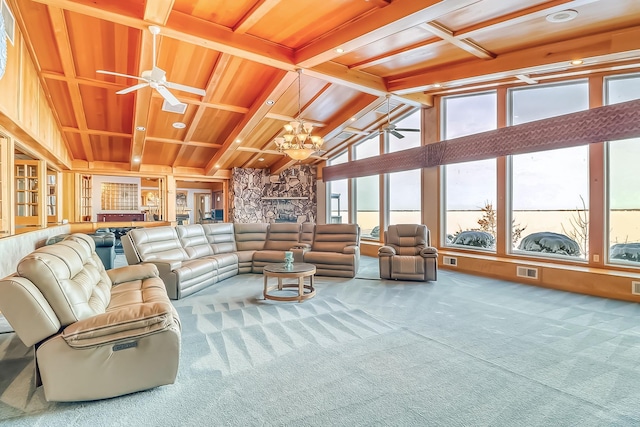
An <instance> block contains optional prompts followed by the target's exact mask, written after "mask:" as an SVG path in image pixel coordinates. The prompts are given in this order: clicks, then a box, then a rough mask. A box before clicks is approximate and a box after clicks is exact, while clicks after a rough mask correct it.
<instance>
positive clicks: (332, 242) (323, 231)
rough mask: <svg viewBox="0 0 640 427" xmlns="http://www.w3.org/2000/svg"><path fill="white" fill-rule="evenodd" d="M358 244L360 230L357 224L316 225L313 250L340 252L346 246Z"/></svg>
mask: <svg viewBox="0 0 640 427" xmlns="http://www.w3.org/2000/svg"><path fill="white" fill-rule="evenodd" d="M359 245H360V232H359V227H358V225H357V224H318V225H316V232H315V236H314V240H313V245H312V250H313V251H319V252H340V253H342V252H343V250H344V248H345V247H346V246H359ZM305 259H306V258H305Z"/></svg>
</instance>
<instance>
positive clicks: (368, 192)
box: [355, 138, 380, 240]
mask: <svg viewBox="0 0 640 427" xmlns="http://www.w3.org/2000/svg"><path fill="white" fill-rule="evenodd" d="M378 155H380V141H379V139H378V138H373V139H369V140H367V141H364V142H362V143H360V144H358V145H356V147H355V158H356V160H361V159H365V158H367V157H373V156H378ZM355 191H356V222H357V224H358V225H359V226H360V229H361V230H362V231H361V232H362V237H363V238H365V239H366V238H368V239H374V240H379V239H380V177H379V175H372V176H365V177H362V178H356V188H355Z"/></svg>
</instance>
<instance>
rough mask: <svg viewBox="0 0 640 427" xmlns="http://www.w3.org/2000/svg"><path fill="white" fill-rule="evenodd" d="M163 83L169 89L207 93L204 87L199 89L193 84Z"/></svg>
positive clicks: (200, 93)
mask: <svg viewBox="0 0 640 427" xmlns="http://www.w3.org/2000/svg"><path fill="white" fill-rule="evenodd" d="M164 85H165V86H166V87H168V88H169V89H176V90H181V91H183V92H189V93H193V94H195V95H200V96H205V95H206V94H207V92H205V91H204V89H199V88H197V87H193V86H186V85H181V84H180V83H171V82H166V83H165V84H164Z"/></svg>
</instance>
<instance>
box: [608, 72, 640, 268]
mask: <svg viewBox="0 0 640 427" xmlns="http://www.w3.org/2000/svg"><path fill="white" fill-rule="evenodd" d="M634 99H640V75H638V74H636V75H630V76H622V77H612V78H609V79H607V80H606V100H607V104H616V103H620V102H625V101H631V100H634ZM607 149H608V167H607V171H608V179H607V183H608V185H607V199H608V200H607V202H608V224H609V226H608V230H609V262H611V263H617V264H627V265H629V264H631V265H636V266H640V197H638V188H640V175H639V174H638V172H637V169H638V164H640V138H633V139H628V140H623V141H611V142H609V143H608V144H607Z"/></svg>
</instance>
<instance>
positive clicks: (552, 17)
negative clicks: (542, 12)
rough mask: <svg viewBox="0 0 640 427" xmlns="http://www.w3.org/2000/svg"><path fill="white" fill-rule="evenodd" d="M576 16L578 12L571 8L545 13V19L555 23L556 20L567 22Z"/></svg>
mask: <svg viewBox="0 0 640 427" xmlns="http://www.w3.org/2000/svg"><path fill="white" fill-rule="evenodd" d="M576 16H578V12H576V11H575V10H572V9H567V10H562V11H560V12H556V13H551V14H549V15H547V18H546V19H547V21H549V22H552V23H554V24H557V23H558V22H568V21H571V20H573V19H575V17H576Z"/></svg>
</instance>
